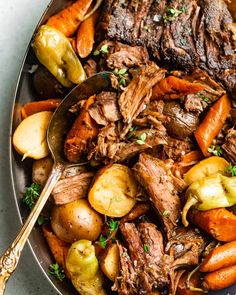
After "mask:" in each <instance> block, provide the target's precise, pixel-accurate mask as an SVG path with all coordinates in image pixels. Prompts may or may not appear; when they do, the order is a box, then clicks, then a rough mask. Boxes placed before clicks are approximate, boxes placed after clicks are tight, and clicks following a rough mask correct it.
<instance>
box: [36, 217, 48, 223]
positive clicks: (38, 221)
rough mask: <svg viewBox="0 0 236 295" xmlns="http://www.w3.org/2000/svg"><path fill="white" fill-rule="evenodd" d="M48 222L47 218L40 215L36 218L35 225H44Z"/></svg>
mask: <svg viewBox="0 0 236 295" xmlns="http://www.w3.org/2000/svg"><path fill="white" fill-rule="evenodd" d="M47 221H48V218H47V217H45V216H43V215H40V216H39V217H38V220H37V223H38V225H43V224H44V223H46V222H47Z"/></svg>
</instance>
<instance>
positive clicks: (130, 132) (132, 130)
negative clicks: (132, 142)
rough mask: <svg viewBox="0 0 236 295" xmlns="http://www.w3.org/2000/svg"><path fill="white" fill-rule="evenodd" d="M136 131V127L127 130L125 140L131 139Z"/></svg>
mask: <svg viewBox="0 0 236 295" xmlns="http://www.w3.org/2000/svg"><path fill="white" fill-rule="evenodd" d="M137 129H138V127H137V126H133V127H131V128H130V129H129V133H128V134H127V138H128V139H130V138H131V137H133V135H134V132H135V131H136V130H137Z"/></svg>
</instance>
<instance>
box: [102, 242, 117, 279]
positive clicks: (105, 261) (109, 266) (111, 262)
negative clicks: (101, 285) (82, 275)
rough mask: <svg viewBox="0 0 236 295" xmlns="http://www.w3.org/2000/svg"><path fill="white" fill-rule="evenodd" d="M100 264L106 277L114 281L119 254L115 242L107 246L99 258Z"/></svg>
mask: <svg viewBox="0 0 236 295" xmlns="http://www.w3.org/2000/svg"><path fill="white" fill-rule="evenodd" d="M100 266H101V270H102V271H103V273H104V274H105V275H106V276H107V277H108V279H110V280H111V281H113V282H114V281H115V278H116V277H117V275H118V274H119V269H120V254H119V249H118V246H117V244H115V243H114V244H111V245H109V246H108V248H107V249H106V251H105V252H104V254H103V255H102V257H101V259H100Z"/></svg>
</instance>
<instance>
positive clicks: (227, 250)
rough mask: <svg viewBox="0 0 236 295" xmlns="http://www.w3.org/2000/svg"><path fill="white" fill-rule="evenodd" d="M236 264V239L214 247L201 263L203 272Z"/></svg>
mask: <svg viewBox="0 0 236 295" xmlns="http://www.w3.org/2000/svg"><path fill="white" fill-rule="evenodd" d="M233 265H236V241H233V242H230V243H226V244H224V245H221V246H219V247H217V248H215V249H213V250H212V251H211V252H210V253H209V254H208V255H207V256H206V257H205V258H204V260H203V262H202V263H201V267H200V271H201V272H212V271H215V270H218V269H220V268H224V267H228V266H233Z"/></svg>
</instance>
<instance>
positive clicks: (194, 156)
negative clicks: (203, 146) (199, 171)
mask: <svg viewBox="0 0 236 295" xmlns="http://www.w3.org/2000/svg"><path fill="white" fill-rule="evenodd" d="M202 158H203V155H202V153H201V152H200V151H191V152H189V153H187V154H186V155H184V156H183V159H182V161H181V162H183V163H185V164H190V163H196V162H198V161H200V160H201V159H202Z"/></svg>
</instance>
